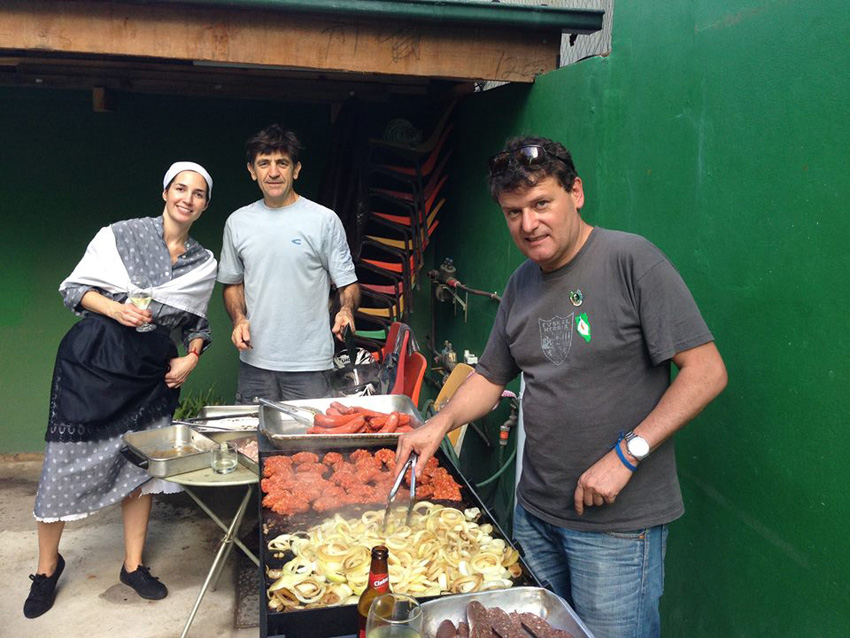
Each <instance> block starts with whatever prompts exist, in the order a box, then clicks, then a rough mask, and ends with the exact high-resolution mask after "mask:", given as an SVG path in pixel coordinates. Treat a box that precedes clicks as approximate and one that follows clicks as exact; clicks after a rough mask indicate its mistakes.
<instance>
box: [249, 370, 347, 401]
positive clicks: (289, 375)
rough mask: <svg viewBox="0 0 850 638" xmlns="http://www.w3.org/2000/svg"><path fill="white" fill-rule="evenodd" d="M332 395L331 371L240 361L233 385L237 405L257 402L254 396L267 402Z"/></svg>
mask: <svg viewBox="0 0 850 638" xmlns="http://www.w3.org/2000/svg"><path fill="white" fill-rule="evenodd" d="M331 394H332V393H331V382H330V371H327V370H320V371H318V372H280V371H278V370H264V369H263V368H257V367H254V366H252V365H248V364H247V363H245V362H244V361H240V362H239V381H238V382H237V386H236V403H237V404H239V405H246V404H249V403H256V401H255V399H256V398H257V397H261V398H263V399H269V400H270V401H293V400H296V399H320V398H324V397H329V396H331Z"/></svg>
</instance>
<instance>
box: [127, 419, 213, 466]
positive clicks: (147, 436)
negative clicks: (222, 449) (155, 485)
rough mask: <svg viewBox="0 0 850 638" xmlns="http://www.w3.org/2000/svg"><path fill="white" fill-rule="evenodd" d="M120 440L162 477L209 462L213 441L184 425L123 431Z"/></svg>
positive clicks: (139, 463)
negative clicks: (123, 433)
mask: <svg viewBox="0 0 850 638" xmlns="http://www.w3.org/2000/svg"><path fill="white" fill-rule="evenodd" d="M123 438H124V444H125V445H126V446H127V449H128V450H129V452H130V453H131V454H132V455H133V456H135V457H136V458H137V459H139V462H138V463H137V464H138V465H139V466H140V467H144V468H145V469H146V470H147V471H148V473H149V474H150V475H151V476H155V477H157V478H166V477H168V476H174V475H175V474H183V473H184V472H192V471H194V470H200V469H202V468H205V467H209V465H210V456H211V454H210V451H211V450H212V449H213V448H214V447H215V446H216V444H215V441H213V440H212V439H210V438H208V437H206V436H204V435H203V434H200V433H199V432H196V431H195V430H193V429H192V428H191V427H189V426H188V425H170V426H168V427H164V428H158V429H156V430H146V431H144V432H127V433H126V434H125V435H124V437H123Z"/></svg>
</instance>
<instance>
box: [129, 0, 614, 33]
mask: <svg viewBox="0 0 850 638" xmlns="http://www.w3.org/2000/svg"><path fill="white" fill-rule="evenodd" d="M126 1H128V2H130V3H131V4H148V5H152V4H172V5H173V4H184V5H196V6H206V7H219V8H222V9H262V10H268V11H281V12H290V13H308V14H314V15H327V14H333V15H334V16H338V17H343V16H345V17H352V18H372V19H374V18H386V19H392V20H399V21H407V22H439V23H442V24H452V25H464V26H491V27H494V26H496V27H511V28H515V29H536V30H548V31H561V32H566V33H579V34H585V33H593V32H595V31H599V30H600V29H601V28H602V16H603V14H604V11H599V10H591V9H569V8H565V7H549V6H532V5H515V4H504V3H500V2H464V1H463V0H178V2H174V1H173V0H126Z"/></svg>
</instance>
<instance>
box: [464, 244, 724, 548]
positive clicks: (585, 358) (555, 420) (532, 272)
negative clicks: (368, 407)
mask: <svg viewBox="0 0 850 638" xmlns="http://www.w3.org/2000/svg"><path fill="white" fill-rule="evenodd" d="M579 290H580V291H581V292H580V295H581V303H580V304H579V305H576V304H577V303H578V302H579V299H578V294H577V293H578V291H579ZM571 293H573V294H572V295H571ZM712 340H713V337H712V335H711V332H709V330H708V327H707V326H706V324H705V321H703V319H702V316H701V315H700V312H699V309H698V308H697V306H696V303H695V302H694V300H693V297H692V296H691V294H690V292H689V291H688V289H687V287H686V286H685V283H684V282H683V281H682V278H681V277H680V276H679V274H678V273H677V272H676V270H675V268H674V267H673V266H672V265H671V264H670V262H669V261H668V260H667V258H666V257H665V256H664V255H663V254H662V253H661V251H660V250H658V249H657V248H656V247H655V246H653V245H652V244H651V243H650V242H648V241H647V240H645V239H644V238H642V237H639V236H637V235H631V234H628V233H623V232H618V231H611V230H604V229H601V228H594V229H593V230H592V232H591V234H590V236H589V238H588V240H587V242H586V243H585V245H584V246H583V247H582V249H581V250H580V251H579V253H578V254H577V255H576V256H575V257H574V258H573V259H572V260H571V261H570V263H568V264H567V265H565V266H563V267H562V268H560V269H558V270H557V271H555V272H551V273H543V272H542V271H541V270H540V268H539V267H538V266H537V265H536V264H534V263H533V262H531V261H527V262H525V263H524V264H522V265H521V266H520V267H519V268H517V270H516V271H515V272H514V274H513V275H512V276H511V278H510V280H509V281H508V285H507V288H506V290H505V294H504V297H503V299H502V302H501V304H500V306H499V312H498V315H497V317H496V322H495V324H494V326H493V330H492V332H491V334H490V339H489V341H488V343H487V347H486V348H485V350H484V353H483V354H482V356H481V359H480V361H479V364H478V368H477V371H478V372H479V373H480V374H482V375H483V376H484V377H485V378H487V379H488V380H490V381H492V382H494V383H499V384H504V383H507V382H508V381H510V380H511V379H513V378H514V377H516V376H517V375H518V374H519V373H520V372H523V373H524V375H525V393H524V395H523V399H522V406H523V424H524V427H525V433H526V442H525V449H524V453H523V461H522V462H523V472H522V477H521V479H520V483H519V488H518V499H519V502H520V503H521V504H522V505H523V507H525V508H526V509H527V510H528V511H529V512H531V513H532V514H534V515H536V516H538V517H539V518H541V519H543V520H545V521H548V522H549V523H552V524H554V525H559V526H562V527H566V528H570V529H575V530H585V531H629V530H635V529H641V528H644V527H651V526H653V525H659V524H662V523H668V522H670V521H672V520H674V519H676V518H678V517H679V516H681V515H682V514H683V513H684V507H683V504H682V496H681V493H680V490H679V482H678V478H677V476H676V459H675V453H674V446H673V441H672V439H670V440H668V441H667V442H665V443H664V444H663V445H661V446H660V447H659V448H657V449H656V450H654V451H653V453H652V454H651V455H650V456H649V457H648V458H646V459H645V460H644V461H642V462H641V464H640V466H639V467H638V470H637V471H636V472H635V473H634V476H632V478H631V480H630V481H629V483H628V485H626V487H625V488H624V489H623V491H622V492H621V493H620V495H619V496H618V497H617V500H616V501H615V502H614V503H613V504H611V505H605V506H603V507H589V508H586V509H585V513H584V516H581V517H579V516H578V515H577V514H576V512H575V507H574V505H573V494H574V492H575V489H576V485H577V483H578V478H579V476H580V475H581V474H582V473H583V472H584V471H585V470H587V469H588V468H589V467H590V466H591V465H593V464H594V463H595V462H596V461H597V460H599V459H600V458H601V457H602V456H604V455H605V454H606V453H607V452H608V451H609V450H610V449H611V446H612V444H613V443H614V442H615V441H616V440H617V438H618V436H619V434H620V432H628V431H629V430H631V429H632V428H634V427H636V426H637V425H638V424H639V423H640V422H641V421H642V420H643V418H644V417H645V416H646V415H647V414H648V413H649V412H650V411H651V410H652V409H653V408H654V407H655V405H656V404H657V403H658V401H659V400H660V398H661V396H662V395H663V394H664V392H665V390H666V389H667V387H668V386H669V383H670V359H671V358H672V357H673V355H674V354H676V353H677V352H681V351H683V350H687V349H689V348H693V347H695V346H699V345H702V344H704V343H708V342H709V341H712Z"/></svg>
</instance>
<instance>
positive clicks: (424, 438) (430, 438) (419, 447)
mask: <svg viewBox="0 0 850 638" xmlns="http://www.w3.org/2000/svg"><path fill="white" fill-rule="evenodd" d="M449 427H450V422H449V421H448V419H446V418H440V414H439V413H438V414H437V415H436V416H434V417H432V418H431V419H428V421H427V422H426V423H425V425H423V426H422V427H419V428H416V429H415V430H413V432H404V433H402V434H401V435H400V436H399V437H398V445H397V446H396V451H395V468H396V470H395V473H396V476H398V474H399V473H400V472H401V469H402V467H403V466H404V464H405V462H406V461H407V459H408V458H409V457H410V453H411V452H416V454H418V455H419V460H418V461H417V462H416V477H417V478H419V477H421V476H422V470H423V469H424V468H425V464H426V463H427V462H428V459H430V458H431V457H432V456H434V454H435V453H436V452H437V448H439V447H440V441H442V440H443V437H444V436H445V435H446V432H447V431H448V429H449Z"/></svg>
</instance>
